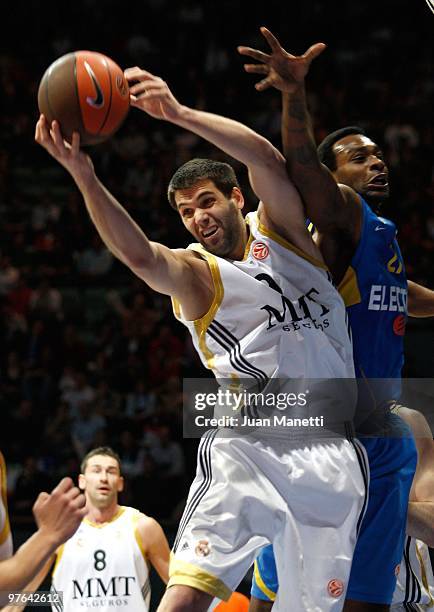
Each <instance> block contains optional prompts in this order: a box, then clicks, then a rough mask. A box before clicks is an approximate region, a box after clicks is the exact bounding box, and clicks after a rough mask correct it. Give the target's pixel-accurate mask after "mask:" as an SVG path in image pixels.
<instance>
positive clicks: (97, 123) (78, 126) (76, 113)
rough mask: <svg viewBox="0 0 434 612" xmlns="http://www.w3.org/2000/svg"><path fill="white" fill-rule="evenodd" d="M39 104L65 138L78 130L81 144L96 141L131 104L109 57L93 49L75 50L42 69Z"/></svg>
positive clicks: (105, 135)
mask: <svg viewBox="0 0 434 612" xmlns="http://www.w3.org/2000/svg"><path fill="white" fill-rule="evenodd" d="M38 106H39V110H40V112H41V113H43V114H44V115H45V117H46V118H47V120H48V122H49V123H51V121H53V120H54V119H57V121H58V122H59V124H60V128H61V130H62V134H63V136H64V138H65V139H66V140H68V141H71V138H72V133H73V132H79V133H80V142H81V144H85V145H90V144H97V143H98V142H102V141H103V140H106V139H107V138H109V137H110V136H112V135H113V134H114V133H115V132H116V130H118V129H119V128H120V126H121V124H122V122H123V121H124V119H125V117H126V116H127V114H128V110H129V108H130V92H129V89H128V83H127V81H126V80H125V77H124V74H123V72H122V70H121V69H120V68H119V66H118V65H117V64H115V62H114V61H113V60H112V59H110V58H109V57H107V56H106V55H102V53H96V52H94V51H75V52H74V53H68V54H67V55H63V56H62V57H59V59H58V60H56V61H55V62H53V63H52V64H51V66H49V68H48V69H47V70H46V71H45V74H44V76H43V77H42V79H41V82H40V84H39V90H38Z"/></svg>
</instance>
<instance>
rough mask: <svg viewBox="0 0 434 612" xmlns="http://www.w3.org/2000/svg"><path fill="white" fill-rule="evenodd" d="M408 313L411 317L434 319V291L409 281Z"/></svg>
mask: <svg viewBox="0 0 434 612" xmlns="http://www.w3.org/2000/svg"><path fill="white" fill-rule="evenodd" d="M408 312H409V314H410V316H411V317H433V316H434V291H432V290H431V289H428V288H427V287H423V286H422V285H419V284H418V283H414V282H413V281H410V280H409V281H408Z"/></svg>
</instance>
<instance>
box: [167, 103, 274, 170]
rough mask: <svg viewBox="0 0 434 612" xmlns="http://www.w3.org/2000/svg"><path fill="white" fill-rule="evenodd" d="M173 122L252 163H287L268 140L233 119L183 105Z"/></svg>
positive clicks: (248, 163) (254, 164)
mask: <svg viewBox="0 0 434 612" xmlns="http://www.w3.org/2000/svg"><path fill="white" fill-rule="evenodd" d="M173 122H174V123H175V124H176V125H179V126H180V127H183V128H185V129H187V130H190V131H191V132H194V133H195V134H197V135H198V136H201V137H202V138H204V139H205V140H208V141H209V142H211V143H212V144H214V145H215V146H216V147H218V148H219V149H221V150H222V151H224V152H225V153H227V154H228V155H230V156H231V157H233V158H235V159H237V160H238V161H240V162H241V163H243V164H245V165H246V166H248V167H251V166H269V165H276V163H278V162H279V163H283V157H282V155H281V153H280V152H279V151H278V150H277V149H276V148H275V147H274V146H273V145H272V144H271V143H270V142H269V141H268V140H266V139H265V138H263V137H262V136H260V135H259V134H257V133H256V132H254V131H253V130H251V129H250V128H248V127H247V126H245V125H243V124H242V123H239V122H238V121H234V120H233V119H228V118H227V117H221V116H219V115H214V114H212V113H206V112H204V111H198V110H195V109H192V108H188V107H186V106H182V107H181V109H180V111H179V113H178V116H177V118H176V119H175V120H174V121H173Z"/></svg>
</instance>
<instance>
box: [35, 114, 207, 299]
mask: <svg viewBox="0 0 434 612" xmlns="http://www.w3.org/2000/svg"><path fill="white" fill-rule="evenodd" d="M35 140H36V142H38V143H39V144H40V145H42V146H43V147H44V148H45V149H46V150H47V151H48V153H50V155H52V156H53V157H54V158H55V159H56V160H57V161H58V162H59V163H60V164H61V165H62V166H63V167H64V168H65V169H66V170H67V171H68V172H69V173H70V174H71V176H72V178H73V179H74V181H75V183H76V184H77V187H78V188H79V190H80V191H81V193H82V195H83V197H84V201H85V203H86V207H87V210H88V212H89V215H90V217H91V219H92V221H93V223H94V225H95V227H96V229H97V230H98V233H99V235H100V236H101V238H102V240H103V241H104V243H105V244H106V246H107V247H108V248H109V249H110V251H111V252H112V253H113V254H114V255H115V256H116V257H118V258H119V259H120V260H121V261H122V262H123V263H124V264H125V265H127V266H128V267H129V268H130V269H131V270H132V271H133V272H134V273H135V274H136V275H137V276H139V277H140V278H141V279H142V280H144V281H145V283H147V284H148V285H149V286H150V287H151V288H152V289H155V290H156V291H159V292H160V293H164V294H166V295H172V296H174V297H176V298H177V299H178V300H179V301H180V302H181V304H183V303H184V302H185V293H186V291H187V290H186V288H187V287H189V288H190V292H189V293H190V294H191V288H192V287H196V285H197V284H198V278H197V272H198V270H197V268H198V266H199V267H200V266H201V265H202V263H203V262H202V263H201V262H200V261H199V260H196V259H195V258H193V257H191V255H190V254H187V253H185V252H184V251H181V250H179V251H172V250H171V249H169V248H167V247H165V246H164V245H162V244H159V243H156V242H151V241H150V240H148V238H147V237H146V235H145V234H144V232H143V231H142V230H141V229H140V228H139V226H138V225H137V224H136V223H135V221H134V220H133V219H132V218H131V217H130V215H129V214H128V213H127V211H126V210H125V209H124V208H123V207H122V206H121V205H120V204H119V202H118V201H117V200H116V199H115V198H114V197H113V195H112V194H111V193H110V192H109V191H108V190H107V189H106V188H105V187H104V185H103V184H102V183H101V181H100V180H99V179H98V177H97V176H96V174H95V171H94V167H93V164H92V161H91V160H90V158H89V157H88V156H87V155H86V154H85V153H84V152H83V151H81V150H80V137H79V134H78V133H74V134H73V137H72V145H69V144H68V143H67V142H65V141H64V140H63V137H62V134H61V131H60V126H59V124H58V123H57V122H56V121H54V122H53V124H52V125H51V126H48V124H47V121H46V119H45V117H44V116H43V115H41V117H40V119H39V121H38V123H37V125H36V133H35ZM202 267H203V266H202ZM211 300H212V298H211ZM205 310H206V308H205Z"/></svg>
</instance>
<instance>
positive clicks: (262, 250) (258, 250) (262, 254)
mask: <svg viewBox="0 0 434 612" xmlns="http://www.w3.org/2000/svg"><path fill="white" fill-rule="evenodd" d="M269 254H270V249H269V248H268V246H267V245H266V244H265V243H264V242H255V244H254V245H253V248H252V255H253V257H254V258H255V259H259V260H261V259H265V258H266V257H268V255H269Z"/></svg>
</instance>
